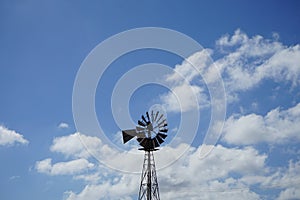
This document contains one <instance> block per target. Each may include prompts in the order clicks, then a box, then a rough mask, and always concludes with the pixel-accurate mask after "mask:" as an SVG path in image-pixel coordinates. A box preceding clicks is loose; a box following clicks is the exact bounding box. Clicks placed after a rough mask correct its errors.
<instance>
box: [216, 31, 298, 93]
mask: <svg viewBox="0 0 300 200" xmlns="http://www.w3.org/2000/svg"><path fill="white" fill-rule="evenodd" d="M216 44H217V47H218V48H219V49H221V52H223V53H225V55H224V57H222V58H220V59H218V60H216V64H217V65H218V66H219V68H220V69H221V71H222V75H223V77H224V81H225V85H226V89H227V90H228V92H236V91H245V90H248V89H251V88H253V87H254V86H256V85H257V84H259V83H260V82H261V81H262V80H264V79H272V80H274V81H290V82H292V84H293V85H298V84H299V83H300V82H299V80H300V79H299V77H300V67H299V63H300V46H299V45H295V46H290V47H287V46H284V45H283V44H282V43H279V42H278V41H277V40H276V38H273V39H265V38H263V37H262V36H259V35H256V36H253V37H252V38H249V37H248V35H246V34H245V33H243V32H242V31H240V30H237V31H235V33H234V34H233V35H232V36H229V35H225V36H223V37H221V38H220V39H219V40H218V41H217V43H216ZM229 95H232V94H229Z"/></svg>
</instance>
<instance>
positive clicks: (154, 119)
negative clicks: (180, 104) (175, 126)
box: [153, 111, 159, 121]
mask: <svg viewBox="0 0 300 200" xmlns="http://www.w3.org/2000/svg"><path fill="white" fill-rule="evenodd" d="M158 113H159V112H158V111H157V112H156V114H155V117H154V120H153V121H156V119H157V116H158Z"/></svg>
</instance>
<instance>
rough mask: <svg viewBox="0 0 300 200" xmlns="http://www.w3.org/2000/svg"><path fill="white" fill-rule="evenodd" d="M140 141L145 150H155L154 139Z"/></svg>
mask: <svg viewBox="0 0 300 200" xmlns="http://www.w3.org/2000/svg"><path fill="white" fill-rule="evenodd" d="M138 141H139V143H140V145H141V146H142V147H144V148H145V149H154V145H153V143H152V139H150V138H142V139H141V138H140V139H138Z"/></svg>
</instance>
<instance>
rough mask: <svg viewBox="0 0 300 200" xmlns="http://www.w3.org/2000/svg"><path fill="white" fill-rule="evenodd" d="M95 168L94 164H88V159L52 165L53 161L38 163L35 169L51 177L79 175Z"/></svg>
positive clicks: (49, 159) (48, 159) (46, 160)
mask: <svg viewBox="0 0 300 200" xmlns="http://www.w3.org/2000/svg"><path fill="white" fill-rule="evenodd" d="M93 167H94V164H93V163H90V162H88V161H87V160H86V159H83V158H81V159H76V160H71V161H67V162H58V163H55V164H52V159H51V158H47V159H45V160H41V161H37V162H36V164H35V169H36V170H37V171H38V172H39V173H45V174H49V175H73V174H78V173H81V172H84V171H87V170H88V169H91V168H93Z"/></svg>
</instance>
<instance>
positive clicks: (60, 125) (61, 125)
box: [58, 122, 69, 129]
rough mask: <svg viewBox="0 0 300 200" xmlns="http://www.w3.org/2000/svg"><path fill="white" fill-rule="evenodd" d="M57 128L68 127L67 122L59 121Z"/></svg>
mask: <svg viewBox="0 0 300 200" xmlns="http://www.w3.org/2000/svg"><path fill="white" fill-rule="evenodd" d="M58 128H60V129H65V128H69V124H67V123H65V122H61V123H60V124H59V125H58Z"/></svg>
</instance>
